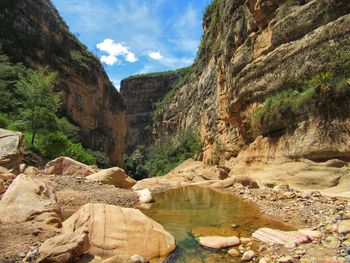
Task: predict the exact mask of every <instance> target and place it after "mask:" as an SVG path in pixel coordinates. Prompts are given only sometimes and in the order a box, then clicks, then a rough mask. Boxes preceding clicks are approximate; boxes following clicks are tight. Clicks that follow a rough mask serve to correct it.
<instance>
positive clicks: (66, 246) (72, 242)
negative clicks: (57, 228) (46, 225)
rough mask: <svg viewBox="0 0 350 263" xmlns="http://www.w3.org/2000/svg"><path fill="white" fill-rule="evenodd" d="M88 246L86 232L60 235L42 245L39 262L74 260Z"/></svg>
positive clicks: (62, 262)
mask: <svg viewBox="0 0 350 263" xmlns="http://www.w3.org/2000/svg"><path fill="white" fill-rule="evenodd" d="M88 248H89V238H88V234H87V233H85V232H83V233H71V234H66V235H58V236H55V237H53V238H50V239H48V240H46V241H45V242H44V243H43V244H42V245H41V246H40V248H39V253H38V260H37V262H60V263H68V262H73V261H74V260H75V259H77V258H78V257H80V256H81V255H82V254H84V253H85V252H86V251H87V250H88Z"/></svg>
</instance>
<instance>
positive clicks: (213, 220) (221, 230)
mask: <svg viewBox="0 0 350 263" xmlns="http://www.w3.org/2000/svg"><path fill="white" fill-rule="evenodd" d="M154 198H155V200H156V202H155V203H153V204H152V205H151V206H150V207H148V209H142V208H141V210H142V211H143V212H144V213H145V214H146V215H148V216H149V217H151V218H153V219H154V220H156V221H157V222H159V223H160V224H162V225H163V226H164V228H165V229H166V230H167V231H169V232H170V233H171V234H172V235H173V236H174V237H175V239H176V243H177V251H176V252H175V253H174V254H173V255H172V256H171V257H170V258H169V259H168V261H167V262H186V263H187V262H239V261H237V259H233V258H230V257H229V256H227V255H226V253H224V252H222V251H208V250H204V249H202V248H201V247H200V246H199V244H198V242H197V241H196V240H195V236H205V235H221V236H232V235H235V236H238V237H240V236H244V237H249V236H250V235H251V234H252V233H253V232H254V231H255V230H256V229H258V228H260V227H273V228H279V229H283V230H288V229H289V228H288V227H286V226H285V225H283V224H281V223H279V222H276V221H272V220H269V219H267V218H264V217H262V216H261V214H260V213H259V209H258V208H257V207H256V206H254V205H252V204H249V203H247V202H244V201H243V200H241V199H240V198H237V197H234V196H232V195H231V194H228V193H223V192H219V191H216V190H212V189H209V188H201V187H196V186H189V187H183V188H178V189H172V190H169V191H167V192H164V193H159V194H156V195H155V196H154ZM233 223H234V224H237V225H239V226H238V227H237V228H235V229H233V228H232V227H231V224H233ZM194 235H195V236H194Z"/></svg>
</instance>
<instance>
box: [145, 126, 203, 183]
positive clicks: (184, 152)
mask: <svg viewBox="0 0 350 263" xmlns="http://www.w3.org/2000/svg"><path fill="white" fill-rule="evenodd" d="M201 150H202V143H201V141H200V139H199V138H198V136H197V135H196V134H194V133H193V132H192V131H191V130H189V129H188V130H185V131H182V132H180V133H179V134H177V135H175V136H174V137H171V136H165V137H163V138H162V139H161V140H160V141H158V142H156V143H155V144H154V145H153V146H150V147H149V148H148V152H147V158H146V161H145V168H146V170H147V171H148V173H149V175H150V176H160V175H164V174H166V173H168V172H169V171H171V170H172V169H174V168H175V167H176V166H178V165H179V164H181V163H182V162H183V161H185V160H187V159H188V158H194V159H196V158H197V157H198V154H199V153H200V151H201Z"/></svg>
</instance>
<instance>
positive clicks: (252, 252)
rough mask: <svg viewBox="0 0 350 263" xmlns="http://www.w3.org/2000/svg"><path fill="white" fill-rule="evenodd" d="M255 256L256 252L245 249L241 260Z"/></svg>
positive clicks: (248, 259)
mask: <svg viewBox="0 0 350 263" xmlns="http://www.w3.org/2000/svg"><path fill="white" fill-rule="evenodd" d="M255 257H256V253H255V252H254V251H253V250H247V251H245V252H244V253H243V256H242V261H251V260H252V259H253V258H255Z"/></svg>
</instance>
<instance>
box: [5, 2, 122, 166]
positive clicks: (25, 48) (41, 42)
mask: <svg viewBox="0 0 350 263" xmlns="http://www.w3.org/2000/svg"><path fill="white" fill-rule="evenodd" d="M0 41H1V44H2V48H3V50H4V51H5V53H6V54H7V55H8V56H9V57H10V58H11V60H12V61H13V62H22V63H23V64H25V65H26V66H28V67H31V68H38V67H46V66H47V67H48V68H49V70H52V71H57V72H58V77H57V79H56V83H55V89H56V90H59V91H63V92H64V98H63V105H62V114H63V115H64V116H66V117H67V118H68V119H69V120H70V121H71V122H73V123H74V124H76V125H77V126H79V127H80V129H81V136H80V137H81V141H82V143H83V145H84V146H86V147H89V148H91V149H93V150H98V151H103V152H105V153H106V154H107V155H108V156H109V157H110V159H111V162H112V164H114V165H120V166H123V149H124V138H125V104H124V102H123V99H122V97H121V96H120V94H119V93H118V91H117V90H116V89H115V87H114V86H113V85H112V83H111V82H110V80H109V79H108V76H107V74H106V73H105V71H104V69H103V67H102V66H101V64H100V62H99V60H98V59H97V58H95V57H94V56H93V55H92V54H91V53H90V52H89V51H88V50H87V48H86V47H85V46H84V45H82V44H81V43H80V42H79V40H78V39H77V38H76V37H75V36H74V35H73V34H71V33H70V32H69V29H68V27H67V25H66V24H65V23H64V21H63V20H62V19H61V17H60V16H59V14H58V12H57V10H56V9H55V7H54V6H53V5H52V3H51V1H49V0H26V1H22V0H11V1H10V0H2V1H1V3H0Z"/></svg>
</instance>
